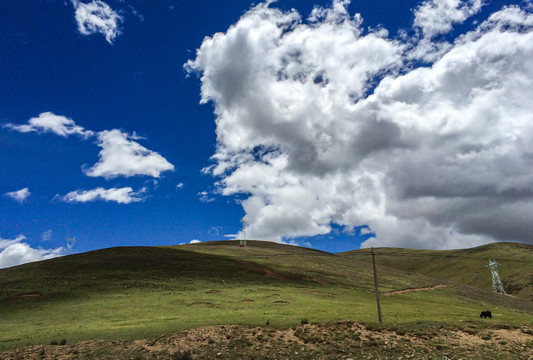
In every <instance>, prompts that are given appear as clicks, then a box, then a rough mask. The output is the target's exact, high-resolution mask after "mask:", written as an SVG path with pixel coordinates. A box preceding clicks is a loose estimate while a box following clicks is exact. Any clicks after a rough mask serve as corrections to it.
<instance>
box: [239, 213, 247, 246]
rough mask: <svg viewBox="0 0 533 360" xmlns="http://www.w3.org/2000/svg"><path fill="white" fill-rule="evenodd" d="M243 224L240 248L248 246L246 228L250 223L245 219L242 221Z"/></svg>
mask: <svg viewBox="0 0 533 360" xmlns="http://www.w3.org/2000/svg"><path fill="white" fill-rule="evenodd" d="M241 224H242V230H241V241H239V246H246V226H247V225H248V221H246V218H245V217H243V218H242V219H241Z"/></svg>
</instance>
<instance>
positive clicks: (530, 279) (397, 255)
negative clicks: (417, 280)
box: [338, 243, 533, 301]
mask: <svg viewBox="0 0 533 360" xmlns="http://www.w3.org/2000/svg"><path fill="white" fill-rule="evenodd" d="M374 251H375V253H376V259H377V262H378V263H379V264H381V265H384V266H388V267H392V268H395V269H400V270H403V271H406V272H410V273H416V274H421V275H426V276H431V277H435V278H440V279H445V280H449V281H454V282H458V283H462V284H466V285H470V286H475V287H478V288H480V289H485V290H491V289H492V280H491V279H492V277H491V274H490V270H489V268H488V267H487V265H488V263H489V261H488V259H492V260H496V261H497V262H498V263H500V264H501V266H499V267H498V273H499V275H500V278H501V280H502V283H503V286H504V288H505V290H506V292H507V293H508V294H512V295H515V296H518V297H520V298H523V299H526V300H530V301H533V245H526V244H518V243H493V244H488V245H483V246H479V247H475V248H471V249H461V250H445V251H443V250H413V249H396V248H376V249H374ZM369 253H370V249H361V250H353V251H348V252H344V253H339V254H338V255H339V256H343V257H346V258H350V259H356V260H361V261H367V262H368V261H370V256H368V254H369Z"/></svg>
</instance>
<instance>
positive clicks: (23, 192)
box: [4, 187, 31, 204]
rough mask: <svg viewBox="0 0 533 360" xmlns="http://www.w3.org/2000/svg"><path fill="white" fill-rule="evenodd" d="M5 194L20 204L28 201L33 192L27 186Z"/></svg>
mask: <svg viewBox="0 0 533 360" xmlns="http://www.w3.org/2000/svg"><path fill="white" fill-rule="evenodd" d="M4 195H5V196H8V197H10V198H12V199H13V200H15V201H17V202H18V203H19V204H23V203H24V201H26V200H27V199H28V198H29V197H30V195H31V192H30V190H29V189H28V188H27V187H25V188H24V189H20V190H17V191H11V192H7V193H5V194H4Z"/></svg>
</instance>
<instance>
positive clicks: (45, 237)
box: [41, 229, 52, 242]
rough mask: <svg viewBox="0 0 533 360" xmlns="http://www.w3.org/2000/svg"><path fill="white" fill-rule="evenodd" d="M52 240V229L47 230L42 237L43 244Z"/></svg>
mask: <svg viewBox="0 0 533 360" xmlns="http://www.w3.org/2000/svg"><path fill="white" fill-rule="evenodd" d="M51 238H52V229H49V230H46V231H45V232H43V235H42V236H41V240H42V241H43V242H47V241H50V239H51Z"/></svg>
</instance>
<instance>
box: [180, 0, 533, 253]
mask: <svg viewBox="0 0 533 360" xmlns="http://www.w3.org/2000/svg"><path fill="white" fill-rule="evenodd" d="M348 3H349V1H346V0H344V1H339V0H336V1H334V2H333V6H332V7H331V8H317V9H315V10H314V11H313V14H311V16H310V17H309V19H308V20H307V21H302V19H301V17H300V15H299V14H297V13H296V12H295V11H289V12H283V11H280V10H278V9H275V8H271V7H270V3H265V4H259V5H258V6H256V7H254V8H252V9H251V10H250V11H248V12H247V13H245V14H244V15H243V16H242V17H241V19H240V20H239V21H238V22H237V23H236V24H234V25H232V26H231V27H230V28H229V29H228V30H227V31H226V32H224V33H217V34H215V35H213V36H211V37H207V38H205V39H204V41H203V43H202V45H201V46H200V48H199V49H198V50H197V53H196V58H195V59H194V60H190V61H189V62H188V63H187V64H186V65H185V68H186V69H187V70H188V71H189V72H196V73H198V74H199V75H200V76H201V83H202V88H201V90H202V97H201V102H202V103H206V102H212V103H213V104H214V106H215V115H216V124H217V128H216V134H217V150H216V153H215V154H214V155H213V157H212V159H213V165H212V166H210V167H208V168H206V169H205V171H206V172H208V173H211V174H212V175H214V176H216V177H218V178H219V180H218V181H217V183H216V185H217V188H218V190H219V192H220V193H221V194H223V195H233V194H237V193H241V194H246V195H247V196H248V197H247V198H246V199H245V200H244V201H243V202H242V206H243V208H244V210H245V212H246V218H247V219H248V221H249V223H250V225H249V227H248V228H247V234H249V236H250V237H251V238H256V239H270V240H276V241H281V240H282V239H291V238H297V237H300V236H313V235H318V234H326V233H329V232H330V231H331V225H332V224H338V225H341V226H344V227H345V230H347V231H350V230H351V229H354V228H356V227H360V226H364V227H365V228H368V229H371V231H372V233H374V234H375V237H372V238H370V239H369V240H367V241H366V242H365V243H364V244H363V246H403V247H420V248H439V249H446V248H454V247H468V246H475V245H480V244H483V243H487V242H491V241H496V240H504V241H506V240H512V241H521V242H526V243H531V242H532V240H531V237H529V234H530V233H532V232H533V223H531V221H530V220H529V219H528V217H527V214H531V213H532V212H533V191H532V190H531V189H533V175H532V174H533V145H532V144H533V102H531V99H530V94H532V93H533V83H532V82H531V81H530V79H531V78H533V31H532V30H533V29H532V19H533V18H532V15H531V14H530V12H529V10H527V9H521V8H519V7H518V6H511V7H506V8H503V9H501V11H498V12H497V13H494V14H492V15H491V16H490V17H489V18H488V19H487V20H486V21H485V22H483V23H481V24H479V25H478V27H477V28H475V29H473V30H471V31H470V32H468V33H465V34H463V35H461V36H459V37H457V38H456V39H455V41H454V42H453V43H450V44H448V45H445V46H444V45H442V44H439V43H436V42H435V43H431V41H432V38H433V37H435V36H436V35H438V34H442V33H445V32H447V31H449V30H450V29H451V28H452V25H453V24H455V23H460V22H463V21H464V20H465V19H466V18H467V17H468V16H471V15H472V14H474V13H476V12H477V11H479V8H480V6H481V2H479V1H463V2H461V1H456V0H448V1H444V0H442V1H437V0H435V1H426V2H424V3H422V5H420V7H418V8H417V9H416V10H415V21H414V27H415V30H416V29H420V30H421V31H422V33H423V36H419V35H418V34H416V31H415V35H414V37H412V38H391V37H389V35H388V33H387V31H386V30H384V29H379V30H375V31H368V30H364V29H363V28H362V26H361V24H362V17H361V16H360V15H358V14H356V15H353V16H351V15H349V14H348V12H347V10H346V6H347V4H348ZM439 17H440V18H439ZM437 18H439V20H436V19H437ZM423 41H426V42H427V44H426V45H424V44H422V45H420V44H421V43H422V42H423ZM428 44H429V47H427V45H428ZM424 47H425V48H424ZM422 48H424V50H423V51H421V49H422ZM428 49H429V50H428ZM431 49H433V50H431ZM437 53H438V56H436V55H435V54H437ZM422 55H424V56H426V60H427V59H432V60H431V61H432V62H431V64H430V66H424V67H421V66H416V65H414V64H413V63H412V59H413V58H417V57H420V56H422ZM365 233H366V231H365Z"/></svg>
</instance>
